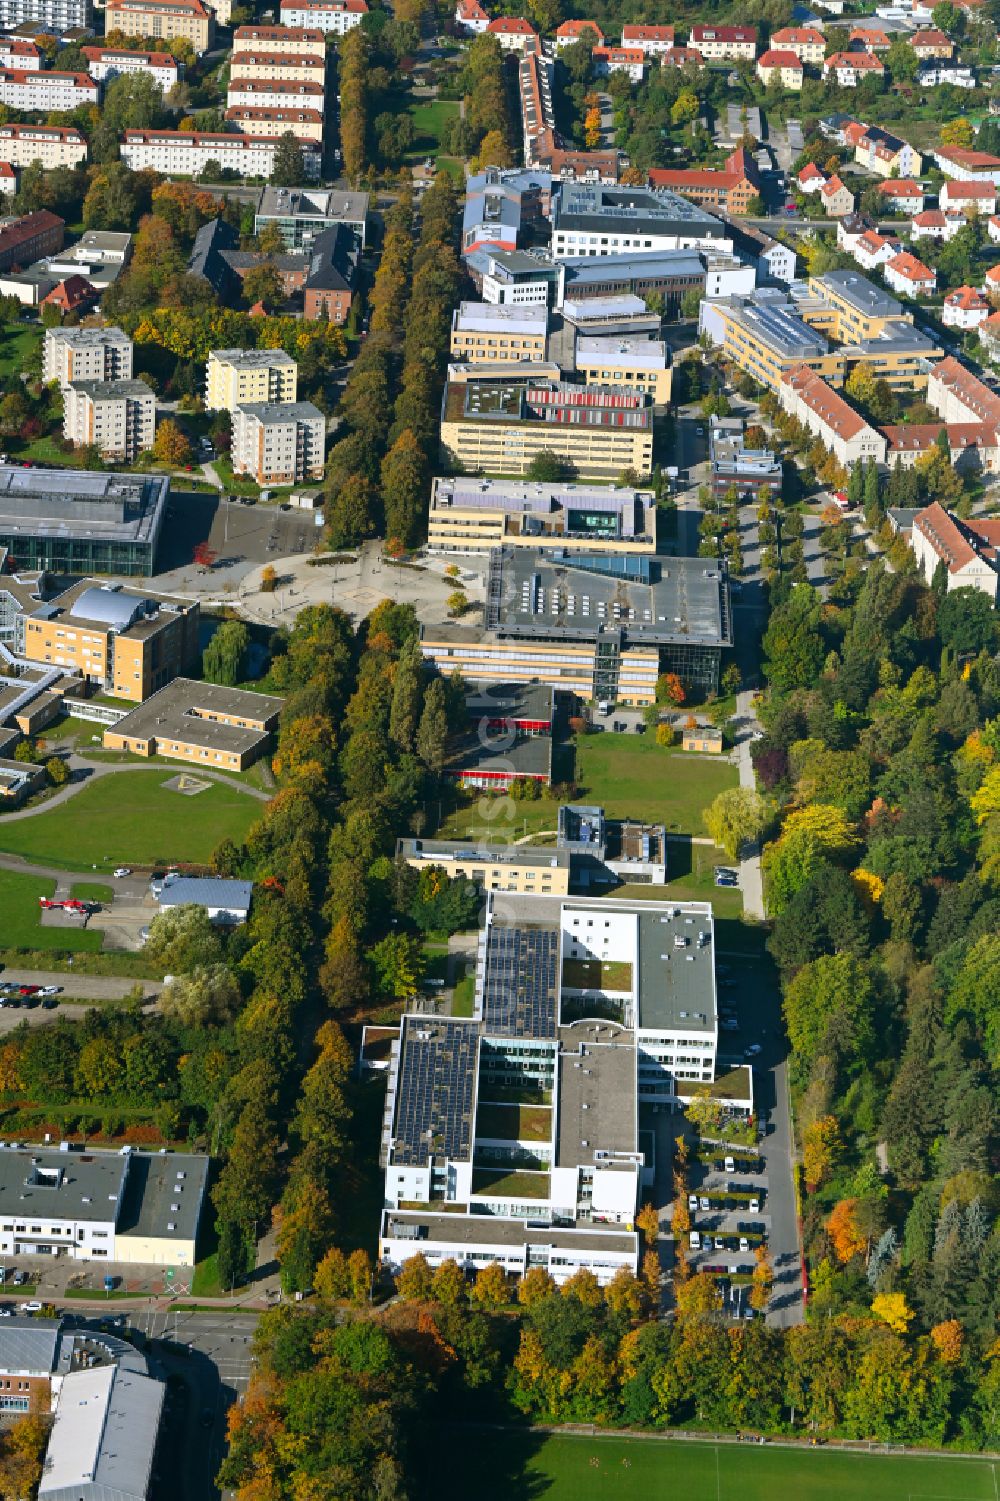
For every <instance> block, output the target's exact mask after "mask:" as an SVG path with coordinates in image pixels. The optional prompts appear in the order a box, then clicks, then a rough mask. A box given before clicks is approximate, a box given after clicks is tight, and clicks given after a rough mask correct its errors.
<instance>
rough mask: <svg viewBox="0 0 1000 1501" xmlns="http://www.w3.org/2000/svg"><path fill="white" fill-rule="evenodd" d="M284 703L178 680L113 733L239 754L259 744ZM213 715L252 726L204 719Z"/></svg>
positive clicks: (127, 717) (261, 695) (241, 690)
mask: <svg viewBox="0 0 1000 1501" xmlns="http://www.w3.org/2000/svg"><path fill="white" fill-rule="evenodd" d="M283 703H284V700H283V699H280V698H273V697H271V696H270V695H269V694H266V693H251V692H250V691H249V690H248V689H245V688H226V687H223V686H222V685H221V684H219V683H200V682H195V681H193V679H191V678H174V680H173V682H172V683H168V684H167V686H166V687H165V688H161V689H160V690H159V691H158V692H157V693H154V694H152V695H151V696H150V697H149V698H147V699H146V700H145V702H144V703H141V704H139V705H138V706H137V707H136V708H134V709H133V710H132V711H131V713H130V714H126V715H125V717H124V719H120V720H119V721H118V723H117V724H116V725H113V726H110V728H111V729H113V731H114V733H115V734H116V735H125V736H128V737H132V738H135V739H136V740H151V739H154V738H155V739H158V740H177V741H181V742H184V743H186V744H189V745H204V746H207V747H209V748H210V749H215V750H227V751H231V752H233V753H234V754H235V753H238V752H239V751H242V750H249V749H251V748H252V747H253V746H255V745H257V744H258V743H259V742H260V739H261V737H262V736H263V735H266V734H267V733H268V731H269V729H270V728H271V725H272V723H273V721H274V720H275V719H276V718H277V716H278V714H279V713H280V712H281V706H282V704H283ZM209 713H215V714H228V715H232V716H233V717H234V718H237V719H244V720H246V721H248V724H247V725H246V726H245V727H241V726H239V725H231V724H224V723H222V722H220V721H219V720H216V719H208V718H205V717H203V716H204V715H205V714H209Z"/></svg>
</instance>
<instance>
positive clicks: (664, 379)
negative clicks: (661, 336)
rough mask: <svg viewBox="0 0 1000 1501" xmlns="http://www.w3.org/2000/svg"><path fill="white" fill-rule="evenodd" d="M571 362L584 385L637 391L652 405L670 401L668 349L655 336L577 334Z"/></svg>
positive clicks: (671, 373)
mask: <svg viewBox="0 0 1000 1501" xmlns="http://www.w3.org/2000/svg"><path fill="white" fill-rule="evenodd" d="M575 364H576V370H577V374H579V375H582V376H583V380H584V384H585V385H587V386H618V387H621V388H623V389H624V390H626V391H637V392H640V393H642V394H644V395H646V396H648V397H649V398H650V400H651V401H652V403H653V405H654V406H666V405H667V404H668V403H669V401H670V389H671V380H672V375H673V372H672V370H671V366H670V352H669V350H668V348H667V345H666V344H664V343H662V342H660V341H659V340H653V339H616V338H593V337H584V338H579V339H577V341H576V355H575Z"/></svg>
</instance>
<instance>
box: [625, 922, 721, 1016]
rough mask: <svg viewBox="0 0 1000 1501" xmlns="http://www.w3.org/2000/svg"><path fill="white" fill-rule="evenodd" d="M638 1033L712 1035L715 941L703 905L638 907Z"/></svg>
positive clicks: (711, 923) (714, 1010)
mask: <svg viewBox="0 0 1000 1501" xmlns="http://www.w3.org/2000/svg"><path fill="white" fill-rule="evenodd" d="M637 916H638V923H639V933H638V940H639V985H638V1012H639V1019H638V1026H639V1030H640V1031H650V1032H660V1031H674V1032H676V1031H684V1030H690V1031H693V1032H695V1033H700V1032H714V1031H715V1027H716V1014H715V1012H716V1006H715V936H714V927H713V922H712V908H711V905H710V904H709V903H707V902H686V903H684V904H682V905H674V906H669V905H668V904H666V903H663V904H655V906H654V904H650V906H649V908H645V907H639V908H638V911H637Z"/></svg>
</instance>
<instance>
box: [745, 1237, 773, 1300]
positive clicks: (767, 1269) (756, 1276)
mask: <svg viewBox="0 0 1000 1501" xmlns="http://www.w3.org/2000/svg"><path fill="white" fill-rule="evenodd" d="M773 1286H774V1268H773V1266H772V1265H771V1257H770V1254H769V1253H768V1249H767V1245H766V1244H765V1242H764V1241H761V1243H760V1245H759V1246H758V1247H757V1249H756V1251H755V1252H754V1267H753V1276H752V1279H751V1283H750V1307H751V1308H753V1309H754V1310H755V1311H756V1312H757V1313H763V1312H764V1309H765V1308H766V1307H767V1305H768V1303H769V1302H770V1300H771V1289H772V1287H773Z"/></svg>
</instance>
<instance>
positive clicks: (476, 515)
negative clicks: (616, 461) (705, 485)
mask: <svg viewBox="0 0 1000 1501" xmlns="http://www.w3.org/2000/svg"><path fill="white" fill-rule="evenodd" d="M546 544H549V545H555V546H558V547H560V548H561V549H563V551H566V552H577V551H579V552H603V553H612V552H623V553H626V552H635V553H653V552H655V551H656V499H655V496H654V495H653V492H652V490H629V489H625V488H621V487H616V486H612V485H607V486H597V485H573V484H567V483H562V482H561V483H556V484H542V483H541V482H540V481H537V480H495V479H463V478H451V477H448V478H440V477H438V478H436V479H435V480H434V483H433V486H432V489H431V503H430V514H429V516H428V520H427V547H428V550H429V551H431V552H454V553H469V552H488V551H490V550H491V549H493V548H495V547H540V546H545V545H546Z"/></svg>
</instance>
